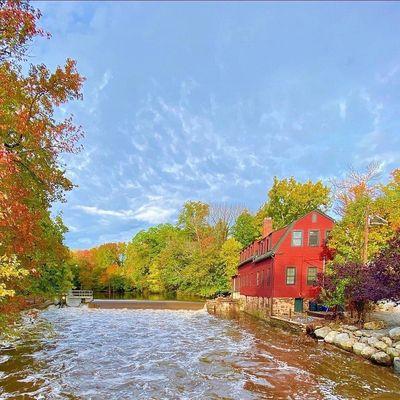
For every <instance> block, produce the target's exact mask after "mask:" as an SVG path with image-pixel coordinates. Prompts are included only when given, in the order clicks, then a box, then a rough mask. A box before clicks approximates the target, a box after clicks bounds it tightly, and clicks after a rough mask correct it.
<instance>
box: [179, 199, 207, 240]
mask: <svg viewBox="0 0 400 400" xmlns="http://www.w3.org/2000/svg"><path fill="white" fill-rule="evenodd" d="M209 214H210V206H209V205H208V204H205V203H202V202H200V201H188V202H186V203H185V204H184V205H183V209H182V211H181V212H180V214H179V216H178V227H179V228H181V229H182V230H183V231H184V232H185V233H186V235H187V236H188V237H190V238H193V239H195V241H196V242H197V243H198V245H199V246H200V247H201V246H202V241H203V239H204V238H205V236H208V235H209V232H210V225H209V223H208V221H207V219H208V217H209Z"/></svg>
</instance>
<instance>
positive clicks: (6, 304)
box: [0, 296, 53, 335]
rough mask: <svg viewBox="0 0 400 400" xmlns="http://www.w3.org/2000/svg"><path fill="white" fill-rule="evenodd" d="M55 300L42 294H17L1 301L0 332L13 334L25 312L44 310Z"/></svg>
mask: <svg viewBox="0 0 400 400" xmlns="http://www.w3.org/2000/svg"><path fill="white" fill-rule="evenodd" d="M52 303H53V302H52V301H51V300H49V299H48V298H46V297H42V296H29V297H26V296H15V297H12V298H10V299H8V300H7V301H3V302H2V303H0V332H1V333H2V334H3V335H4V334H7V335H12V332H13V330H14V329H13V327H14V325H15V324H16V322H18V320H20V319H21V316H22V314H23V313H24V312H27V311H29V310H33V309H37V310H42V309H45V308H46V307H48V306H49V305H50V304H52Z"/></svg>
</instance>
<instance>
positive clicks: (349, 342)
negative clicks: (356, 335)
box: [339, 338, 357, 351]
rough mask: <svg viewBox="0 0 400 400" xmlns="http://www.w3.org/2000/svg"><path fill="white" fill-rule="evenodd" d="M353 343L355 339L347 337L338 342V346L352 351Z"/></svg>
mask: <svg viewBox="0 0 400 400" xmlns="http://www.w3.org/2000/svg"><path fill="white" fill-rule="evenodd" d="M355 343H357V342H356V340H355V339H353V338H350V339H347V340H342V341H341V342H340V345H339V346H340V348H341V349H343V350H346V351H352V350H353V345H354V344H355Z"/></svg>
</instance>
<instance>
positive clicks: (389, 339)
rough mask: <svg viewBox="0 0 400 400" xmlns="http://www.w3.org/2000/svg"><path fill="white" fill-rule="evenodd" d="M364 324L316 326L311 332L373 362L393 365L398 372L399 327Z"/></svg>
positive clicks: (399, 357)
mask: <svg viewBox="0 0 400 400" xmlns="http://www.w3.org/2000/svg"><path fill="white" fill-rule="evenodd" d="M379 328H380V327H379ZM373 329H374V327H373V325H368V324H365V325H364V329H359V328H358V327H356V326H353V325H340V326H338V325H334V324H332V325H327V326H321V327H316V328H315V329H314V332H313V334H314V335H315V337H316V338H317V339H320V340H323V341H324V342H325V343H328V344H331V345H334V346H336V347H339V348H341V349H342V350H346V351H349V352H352V353H354V354H356V355H358V356H361V357H364V358H365V359H367V360H370V361H372V362H374V363H375V364H379V365H384V366H393V369H394V372H396V373H397V374H400V327H396V328H392V329H376V327H375V329H376V330H373Z"/></svg>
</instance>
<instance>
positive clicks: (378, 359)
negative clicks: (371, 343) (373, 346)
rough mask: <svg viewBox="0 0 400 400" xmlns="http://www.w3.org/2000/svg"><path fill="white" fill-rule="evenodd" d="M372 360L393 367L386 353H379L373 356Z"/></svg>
mask: <svg viewBox="0 0 400 400" xmlns="http://www.w3.org/2000/svg"><path fill="white" fill-rule="evenodd" d="M371 360H372V361H374V362H376V363H377V364H380V365H391V364H392V360H391V358H390V356H388V355H387V354H386V353H385V352H384V351H378V352H377V353H374V354H372V356H371Z"/></svg>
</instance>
